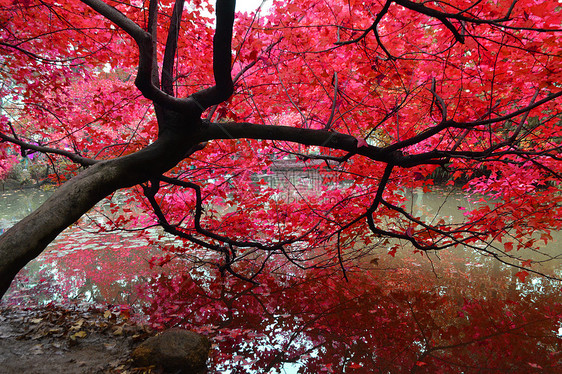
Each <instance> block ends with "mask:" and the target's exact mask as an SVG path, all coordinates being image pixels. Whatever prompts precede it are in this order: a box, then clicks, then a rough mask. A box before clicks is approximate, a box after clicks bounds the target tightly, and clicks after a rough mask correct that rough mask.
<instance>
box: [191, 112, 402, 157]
mask: <svg viewBox="0 0 562 374" xmlns="http://www.w3.org/2000/svg"><path fill="white" fill-rule="evenodd" d="M200 136H201V141H207V140H212V139H242V138H246V139H262V140H282V141H288V142H295V143H299V144H303V145H315V146H320V147H326V148H332V149H340V150H343V151H347V152H350V153H352V154H359V155H362V156H365V157H368V158H370V159H372V160H375V161H381V162H386V163H393V164H395V165H400V163H401V162H403V161H406V159H405V156H404V155H403V154H402V153H401V152H399V151H396V152H388V151H385V150H384V149H382V148H379V147H375V146H372V145H367V146H363V147H359V148H358V147H357V143H358V141H357V139H356V138H355V137H353V136H351V135H347V134H342V133H337V132H332V131H327V130H314V129H305V128H296V127H289V126H276V125H258V124H253V123H233V122H228V123H210V124H208V125H207V126H204V128H203V129H202V131H201V134H200Z"/></svg>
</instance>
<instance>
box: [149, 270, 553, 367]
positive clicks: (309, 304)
mask: <svg viewBox="0 0 562 374" xmlns="http://www.w3.org/2000/svg"><path fill="white" fill-rule="evenodd" d="M411 268H412V267H410V269H396V270H394V271H391V272H390V273H389V272H388V271H386V272H376V271H370V272H367V273H359V272H357V273H355V272H353V273H351V274H348V277H349V282H346V281H344V280H342V279H341V278H342V277H341V273H340V274H337V273H332V272H329V271H323V272H320V274H312V273H311V272H307V273H305V274H302V275H299V276H287V275H280V274H274V269H271V270H272V272H268V273H267V274H266V273H265V272H264V275H263V277H262V278H261V279H260V285H259V286H257V285H252V284H249V283H246V282H243V281H239V280H236V279H232V278H225V279H223V281H222V283H221V282H212V279H211V278H213V276H211V275H209V274H208V273H205V274H203V273H197V272H196V271H195V272H192V275H191V276H190V275H189V274H185V273H182V274H176V275H173V276H161V277H160V278H157V279H154V280H153V281H152V282H151V283H150V284H147V285H146V287H145V288H144V290H143V294H144V296H145V300H147V302H148V305H147V307H146V308H145V312H146V313H147V315H148V316H149V318H150V321H151V322H152V323H153V324H154V325H155V326H157V327H158V326H159V327H171V326H177V325H180V326H184V327H187V328H192V329H197V330H200V331H201V332H203V333H206V334H209V335H210V336H211V337H212V339H213V341H214V342H215V343H216V348H215V352H214V354H213V357H212V361H213V364H212V367H213V369H214V370H215V371H216V372H217V373H218V372H223V371H226V370H227V369H230V370H235V372H239V371H240V370H241V372H256V373H264V372H272V371H270V370H271V369H272V368H277V369H278V370H279V368H281V367H285V368H286V367H287V365H294V367H297V368H299V372H302V373H322V372H335V373H339V372H346V373H350V372H354V373H375V372H385V373H387V372H389V373H395V372H400V373H402V372H410V371H411V372H424V373H425V372H427V373H437V372H440V373H443V372H444V373H452V372H465V373H471V372H474V373H477V372H482V370H490V371H492V372H498V371H501V372H506V371H509V372H516V373H528V372H532V371H533V370H540V369H541V368H542V369H544V370H547V371H552V372H555V371H556V369H557V368H558V369H561V368H562V366H561V364H560V362H561V361H560V360H562V351H561V349H560V348H561V347H560V345H561V341H560V337H558V336H557V335H556V331H557V330H558V327H559V323H560V321H561V320H562V306H561V304H560V302H561V301H562V300H561V297H560V295H559V293H558V292H557V291H556V287H553V286H552V285H551V287H549V288H544V289H543V290H544V292H543V293H528V292H527V293H525V292H521V290H519V291H518V290H517V289H516V288H515V287H511V286H510V284H513V280H512V277H511V275H510V274H509V273H507V272H506V273H503V274H502V275H498V276H496V277H488V278H487V279H488V280H486V278H484V277H478V282H474V281H471V280H470V279H471V278H469V277H468V273H464V272H460V271H459V270H458V269H453V268H452V267H451V268H450V269H449V270H450V271H449V272H447V273H446V274H445V275H446V277H445V278H446V279H443V278H442V280H441V281H440V282H436V280H435V278H434V276H432V275H431V273H430V272H427V271H425V270H424V269H418V270H411ZM485 272H487V270H486V271H485ZM193 274H196V275H193ZM478 275H481V276H484V275H486V274H478ZM216 276H217V277H220V275H219V274H217V275H216ZM472 276H474V275H471V277H472ZM472 279H474V278H472ZM217 283H220V284H217ZM436 283H437V284H436ZM439 283H441V284H439ZM284 365H285V366H284ZM236 370H238V371H236Z"/></svg>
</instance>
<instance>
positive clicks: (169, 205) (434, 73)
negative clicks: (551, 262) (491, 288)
mask: <svg viewBox="0 0 562 374" xmlns="http://www.w3.org/2000/svg"><path fill="white" fill-rule="evenodd" d="M234 3H235V2H234V1H233V0H230V1H229V0H218V1H217V4H216V7H215V8H214V7H213V6H212V5H211V4H208V3H207V2H205V1H200V0H194V1H192V2H189V1H188V2H185V1H184V0H177V1H175V2H171V1H167V0H163V1H157V0H150V1H146V2H143V1H130V2H129V1H125V2H122V1H120V2H117V1H108V2H103V1H101V0H83V1H81V2H79V1H72V0H62V1H57V2H51V1H36V0H26V1H12V0H2V2H1V4H2V5H1V18H0V24H1V28H0V35H1V40H0V49H1V50H2V60H1V61H2V68H1V74H2V77H3V83H2V86H1V88H0V89H1V90H2V97H3V99H2V113H1V114H2V117H1V118H0V126H1V127H0V139H1V143H0V147H1V148H0V152H2V154H3V155H14V152H16V151H17V152H19V153H20V154H21V155H22V156H25V155H30V154H33V153H37V152H40V153H44V154H45V155H47V157H48V161H49V162H51V163H52V165H53V166H55V167H56V168H57V170H56V173H54V175H53V178H54V179H55V180H56V181H57V182H61V185H60V187H59V188H58V189H57V190H56V191H55V192H54V193H53V194H52V196H51V197H50V198H49V199H48V200H47V201H46V202H45V203H44V204H43V205H42V206H41V207H40V208H39V209H37V210H36V211H35V212H34V213H32V214H31V215H29V216H28V217H26V218H25V219H23V220H22V221H21V222H19V223H17V224H16V225H14V226H13V227H12V228H11V229H10V230H8V231H7V232H5V233H4V234H3V235H2V236H1V237H0V254H1V255H0V269H1V271H0V274H1V283H2V286H1V289H2V293H4V292H5V291H6V290H7V288H8V287H9V285H10V283H11V281H12V279H13V278H14V277H15V275H16V274H17V272H18V271H19V270H20V269H21V268H22V267H23V266H24V265H25V264H26V263H28V262H29V261H30V260H32V259H33V258H35V257H36V256H38V255H39V254H40V253H41V252H42V251H43V249H44V248H45V247H46V246H47V245H48V244H49V243H50V242H51V241H52V240H53V239H54V238H55V237H56V236H57V235H58V234H59V233H60V232H61V231H62V230H64V229H65V228H66V227H68V226H69V225H71V224H72V223H73V222H75V221H76V220H77V219H78V218H80V217H81V216H82V215H83V214H84V213H86V212H87V211H88V210H90V209H91V208H92V207H93V206H94V205H95V204H96V203H97V202H99V201H100V200H102V199H103V198H105V197H106V196H108V195H111V194H112V193H114V192H115V191H117V190H119V189H124V188H130V187H134V186H137V187H134V188H132V189H130V190H128V198H129V202H130V203H131V204H133V203H135V204H136V205H139V206H144V207H145V211H146V212H148V213H147V214H146V215H142V216H139V215H138V214H133V213H132V212H127V213H124V214H123V215H122V216H121V217H120V218H119V219H117V220H115V221H111V222H106V223H104V224H103V225H101V226H100V228H101V229H113V228H116V227H133V226H134V227H137V228H138V227H149V226H153V225H159V226H161V227H162V228H163V229H164V230H165V231H166V232H168V233H170V234H173V235H176V236H177V237H178V238H181V240H183V242H184V243H185V244H184V245H183V246H181V247H175V248H170V251H175V252H182V253H189V251H191V250H193V249H194V248H196V249H198V250H200V249H205V250H207V251H208V252H209V253H212V254H213V255H212V256H211V257H209V260H208V262H210V263H212V266H217V267H218V268H219V270H220V271H221V272H223V273H224V272H229V273H232V274H233V275H234V276H237V277H239V278H241V279H244V280H247V281H250V282H255V281H256V280H257V278H256V277H257V276H258V275H259V274H260V272H261V271H262V270H263V269H264V268H265V267H266V264H267V263H268V262H269V261H270V260H273V259H276V258H281V259H284V260H285V261H288V262H289V263H291V264H292V266H296V267H298V268H300V269H308V268H314V269H318V268H327V267H330V266H337V267H339V268H341V271H342V272H343V274H344V275H346V267H347V266H348V264H350V263H351V261H353V260H354V259H356V258H358V257H360V256H364V255H366V254H373V253H376V252H381V251H383V252H388V253H389V254H390V255H394V254H395V253H396V252H397V251H398V250H399V249H401V248H402V246H403V244H404V243H410V245H411V246H412V248H413V249H414V250H415V251H419V252H421V253H424V252H428V251H439V250H444V249H452V248H455V247H458V246H461V245H462V246H465V247H468V248H472V249H474V250H476V251H478V252H479V253H481V254H483V255H485V256H489V257H492V258H494V259H496V260H498V261H501V262H503V263H506V264H509V265H512V266H515V267H517V268H519V272H518V273H517V274H518V276H519V277H520V278H522V279H524V278H525V276H526V275H527V274H528V273H529V272H539V273H540V272H541V270H540V268H539V267H537V266H538V265H539V264H540V263H541V262H543V261H546V260H548V259H551V258H552V257H553V255H552V254H548V253H542V252H541V251H540V246H539V243H540V241H541V240H542V241H543V242H547V241H549V240H550V239H551V236H550V232H551V230H558V229H560V227H561V226H562V221H561V220H560V219H559V217H560V213H561V195H560V190H559V189H560V172H559V170H560V169H561V165H560V163H561V154H560V147H561V144H560V139H561V137H562V130H561V126H560V121H561V117H560V109H561V108H560V99H559V98H560V96H561V95H562V90H561V86H560V82H561V81H562V64H561V57H560V56H561V50H562V45H561V43H562V42H561V41H560V37H559V36H560V34H559V32H560V31H561V30H560V24H561V22H560V20H561V18H562V17H561V15H562V13H561V8H560V6H559V4H558V2H556V1H546V2H536V1H532V0H521V1H495V2H480V1H465V0H454V1H450V2H443V1H434V2H415V1H409V0H393V1H366V2H365V1H364V2H358V1H350V0H347V1H344V0H322V1H318V0H299V1H294V2H282V1H275V2H274V3H273V5H272V7H271V8H270V9H268V11H267V12H264V13H263V14H261V15H260V14H256V13H252V14H242V13H239V14H237V15H236V17H235V4H234ZM212 15H213V16H212ZM133 82H134V85H133ZM135 86H136V88H135ZM287 159H289V160H294V161H292V162H293V164H294V165H297V166H298V167H302V168H307V170H310V171H312V172H313V173H314V175H315V176H319V177H320V178H321V179H320V180H321V181H323V183H320V184H319V185H318V186H316V187H317V188H314V189H310V188H307V187H306V186H305V187H302V186H297V185H295V183H294V180H290V179H289V180H288V181H285V182H283V183H281V184H282V185H281V186H279V185H272V184H271V183H269V184H268V183H267V178H270V177H271V170H273V169H275V168H276V167H277V168H278V167H279V165H280V164H283V162H285V164H286V163H287V161H286V160H287ZM436 175H445V176H446V180H445V181H446V182H447V183H450V184H453V185H455V186H457V187H458V188H464V189H467V190H468V191H469V192H470V193H472V194H474V196H475V205H474V206H473V207H460V209H462V210H463V213H464V218H463V219H462V220H460V221H454V222H450V221H447V220H446V219H444V218H443V217H433V218H430V219H428V218H427V217H424V216H423V215H422V214H420V213H418V212H415V211H413V210H412V209H410V208H409V207H408V206H407V205H406V204H405V203H406V197H405V193H404V192H405V191H407V190H409V189H413V188H423V189H430V188H432V185H433V181H434V179H435V176H436ZM268 176H269V177H268ZM478 199H482V201H481V202H480V203H479V202H478Z"/></svg>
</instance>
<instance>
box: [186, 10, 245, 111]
mask: <svg viewBox="0 0 562 374" xmlns="http://www.w3.org/2000/svg"><path fill="white" fill-rule="evenodd" d="M235 6H236V1H235V0H217V9H216V16H217V21H216V22H217V27H216V30H215V37H214V39H213V73H214V76H215V85H214V86H213V87H210V88H207V89H205V90H201V91H199V92H196V93H194V94H193V95H192V96H191V97H192V98H193V99H195V100H196V102H197V103H199V105H200V107H201V109H207V108H210V107H212V106H213V105H217V104H220V103H222V102H223V101H226V100H228V98H229V97H230V96H231V95H232V94H233V93H234V84H233V82H232V76H231V68H232V67H231V65H232V28H233V24H234V9H235Z"/></svg>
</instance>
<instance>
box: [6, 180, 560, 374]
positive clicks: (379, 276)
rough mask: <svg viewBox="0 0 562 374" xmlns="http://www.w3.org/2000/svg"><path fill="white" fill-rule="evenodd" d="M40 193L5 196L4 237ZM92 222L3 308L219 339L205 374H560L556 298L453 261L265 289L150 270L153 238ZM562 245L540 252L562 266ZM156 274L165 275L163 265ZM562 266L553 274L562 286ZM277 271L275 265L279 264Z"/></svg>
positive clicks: (281, 282) (182, 266)
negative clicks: (102, 313) (117, 319)
mask: <svg viewBox="0 0 562 374" xmlns="http://www.w3.org/2000/svg"><path fill="white" fill-rule="evenodd" d="M410 194H411V199H410V200H411V202H412V209H413V210H417V211H418V213H420V214H422V215H423V214H426V215H428V216H431V215H435V214H439V215H441V216H450V217H453V218H454V217H455V216H458V215H459V214H462V212H459V209H458V206H467V204H469V203H468V201H467V199H466V198H465V197H464V196H463V195H462V194H458V193H450V194H449V196H448V198H447V199H446V203H445V204H443V201H444V194H443V193H439V194H427V193H426V194H424V193H421V192H420V191H417V192H416V191H414V192H410ZM47 195H48V194H47V193H45V192H41V191H31V190H30V191H23V192H21V191H20V192H8V193H4V194H2V195H0V230H2V228H6V227H9V226H10V225H11V224H12V223H13V222H14V221H16V220H18V219H21V218H22V217H23V216H24V215H26V214H28V213H29V212H31V211H32V210H33V209H34V208H35V207H36V206H37V205H38V204H40V203H41V202H42V201H43V200H44V199H45V198H46V196H47ZM98 218H99V217H98V216H96V214H92V215H91V216H90V218H89V219H90V221H88V218H86V220H85V221H83V223H81V224H78V225H74V226H73V227H70V228H69V229H67V230H66V231H65V232H64V233H63V234H61V235H60V236H59V238H57V239H56V240H55V242H53V243H52V244H51V245H50V246H49V247H48V249H47V250H46V251H45V253H44V254H43V255H42V256H41V257H40V258H39V259H37V260H36V261H33V262H32V263H30V264H29V265H28V266H27V267H26V268H25V269H24V270H23V271H22V272H21V273H20V275H19V276H18V278H17V280H16V281H15V283H14V285H13V287H12V288H11V290H10V292H9V294H7V295H6V297H5V298H4V300H3V302H4V303H19V304H23V305H36V304H42V303H49V302H57V303H63V304H64V303H71V302H77V303H92V304H93V303H102V304H112V305H122V306H123V307H125V308H130V309H131V310H132V311H133V312H134V313H136V315H138V316H140V317H139V318H143V319H144V320H145V321H146V322H148V323H151V324H153V325H154V326H155V327H171V326H183V327H186V328H190V329H194V330H197V331H200V332H202V333H204V334H206V335H208V336H210V337H211V339H212V341H213V353H212V356H211V363H210V373H277V372H279V373H373V372H379V373H402V372H422V373H437V372H441V373H460V372H464V373H480V372H508V371H509V372H514V373H530V372H552V373H555V372H562V296H561V292H560V290H561V287H560V286H561V285H560V283H558V282H555V281H549V280H547V279H545V278H539V277H535V278H530V279H528V280H527V282H525V283H521V282H519V281H518V280H517V278H516V277H515V276H514V274H515V272H516V270H513V269H509V268H506V267H503V266H500V265H499V263H498V262H497V261H489V260H487V259H485V258H482V257H479V256H477V255H474V254H467V253H463V252H462V251H456V252H454V253H443V254H440V255H439V256H437V255H432V256H430V258H429V259H428V258H424V257H420V256H397V258H392V257H390V256H384V255H381V256H379V257H377V259H376V261H365V262H364V263H360V264H358V265H357V267H356V268H354V269H350V270H349V272H348V274H347V276H348V280H347V281H346V280H344V279H343V277H342V274H341V272H340V271H339V270H338V269H333V270H326V271H321V272H314V273H313V272H300V271H298V269H294V268H291V266H290V265H289V264H286V266H285V267H283V272H281V271H280V269H279V268H278V267H275V266H273V265H272V267H271V269H269V268H268V269H267V270H268V271H266V272H265V274H266V275H264V277H263V278H261V279H260V284H259V285H253V284H249V283H247V282H243V281H240V280H238V279H236V278H233V277H228V276H226V277H223V276H222V275H221V274H220V273H218V272H216V271H215V270H214V269H213V268H210V267H208V266H203V264H201V263H198V262H197V261H193V259H191V260H190V261H187V260H186V259H185V258H176V259H173V260H172V261H170V262H169V263H167V264H166V265H165V266H164V267H159V266H155V262H154V261H153V257H154V256H160V255H162V253H161V252H160V246H161V245H163V244H166V242H165V240H169V244H173V240H172V239H163V237H162V235H161V234H162V233H161V232H160V231H158V230H157V229H153V230H151V231H148V232H147V233H146V234H145V235H143V236H139V235H138V234H137V233H135V232H113V233H104V234H99V233H96V232H95V231H96V230H95V225H94V224H92V222H95V221H96V219H98ZM558 243H560V235H558V237H556V238H555V241H554V242H553V243H552V244H550V246H548V247H545V248H544V250H545V251H550V252H552V253H556V252H557V251H558V252H559V248H558V245H559V244H558ZM156 263H158V261H157V262H156ZM559 265H560V263H552V264H551V265H549V266H550V267H548V268H544V270H545V272H548V273H551V274H555V275H558V276H560V275H562V273H561V271H562V269H560V267H559ZM276 266H279V264H276Z"/></svg>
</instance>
